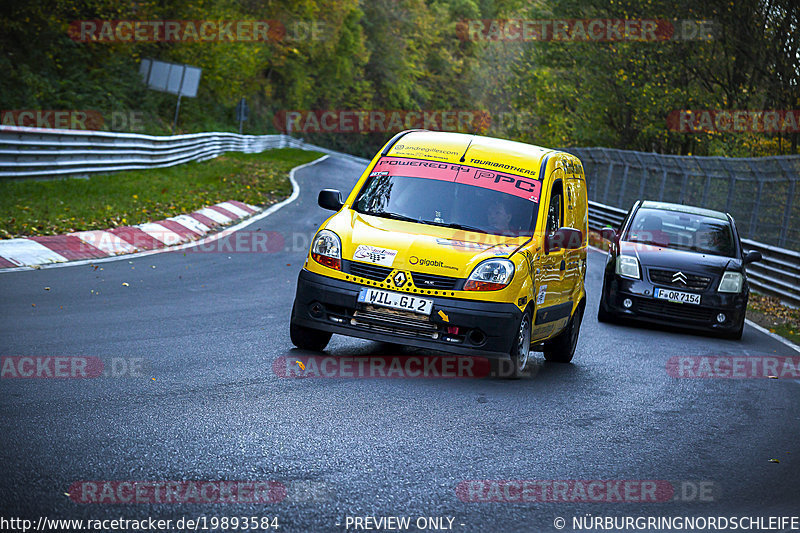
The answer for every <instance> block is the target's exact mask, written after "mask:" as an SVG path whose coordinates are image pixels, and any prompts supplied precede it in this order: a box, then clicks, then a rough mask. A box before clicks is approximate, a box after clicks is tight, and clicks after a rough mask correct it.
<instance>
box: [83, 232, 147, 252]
mask: <svg viewBox="0 0 800 533" xmlns="http://www.w3.org/2000/svg"><path fill="white" fill-rule="evenodd" d="M70 235H75V236H76V237H78V238H79V239H80V240H82V241H83V242H85V243H86V244H91V245H92V246H94V247H95V248H97V249H98V250H100V251H102V252H105V253H107V254H109V255H118V254H127V253H131V252H135V251H136V247H135V246H134V245H132V244H131V243H129V242H126V241H123V240H122V239H120V238H119V237H117V236H116V235H114V234H113V233H111V232H108V231H103V230H93V231H78V232H76V233H70Z"/></svg>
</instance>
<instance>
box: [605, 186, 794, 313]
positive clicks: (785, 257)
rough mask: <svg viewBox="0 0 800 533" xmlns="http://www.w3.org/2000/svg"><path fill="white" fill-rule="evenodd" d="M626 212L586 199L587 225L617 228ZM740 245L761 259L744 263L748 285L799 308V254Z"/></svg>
mask: <svg viewBox="0 0 800 533" xmlns="http://www.w3.org/2000/svg"><path fill="white" fill-rule="evenodd" d="M627 213H628V212H627V211H626V210H624V209H619V208H617V207H611V206H610V205H605V204H601V203H598V202H592V201H590V202H589V228H590V229H595V230H599V229H601V228H604V227H606V226H611V227H613V228H614V229H619V226H620V225H621V224H622V221H623V220H624V219H625V215H626V214H627ZM742 247H743V248H744V249H745V250H746V251H750V250H757V251H759V252H761V255H762V256H763V260H762V261H759V262H757V263H751V264H749V265H747V278H748V281H749V282H750V286H751V287H753V289H754V290H755V291H757V292H760V293H763V294H767V295H769V296H776V297H778V298H780V299H781V301H782V302H784V303H787V304H789V305H791V306H794V307H800V253H798V252H795V251H793V250H786V249H784V248H778V247H777V246H771V245H769V244H764V243H760V242H756V241H752V240H750V239H742Z"/></svg>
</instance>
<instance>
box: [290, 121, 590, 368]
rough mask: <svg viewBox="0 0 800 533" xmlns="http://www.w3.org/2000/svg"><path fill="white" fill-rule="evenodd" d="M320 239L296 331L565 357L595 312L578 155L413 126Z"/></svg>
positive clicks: (518, 361)
mask: <svg viewBox="0 0 800 533" xmlns="http://www.w3.org/2000/svg"><path fill="white" fill-rule="evenodd" d="M319 205H320V206H321V207H323V208H326V209H331V210H333V211H335V212H336V213H335V214H334V215H333V216H331V217H330V218H328V220H326V221H325V222H324V223H323V224H322V226H321V227H320V229H319V230H318V231H317V233H316V235H315V237H314V239H313V240H312V243H311V248H310V250H309V254H308V257H307V258H306V261H305V265H304V267H303V270H302V271H301V272H300V276H299V278H298V281H297V293H296V296H295V301H294V306H293V308H292V317H291V327H290V334H291V339H292V343H293V344H294V345H295V346H297V347H298V348H302V349H307V350H315V351H316V350H322V349H324V348H325V346H326V345H327V344H328V341H329V340H330V338H331V334H333V333H338V334H341V335H349V336H352V337H360V338H363V339H371V340H375V341H383V342H389V343H396V344H403V345H407V346H415V347H420V348H429V349H431V350H436V351H441V352H448V353H456V354H462V355H473V356H483V357H493V358H498V357H499V358H506V359H508V358H510V359H511V362H512V367H513V369H514V370H513V375H512V377H519V376H520V375H521V374H522V372H523V371H524V370H525V367H526V365H527V363H528V357H529V353H530V351H531V350H538V351H543V352H544V356H545V358H546V359H547V360H548V361H558V362H569V361H571V360H572V356H573V354H574V352H575V345H576V344H577V340H578V332H579V330H580V325H581V319H582V318H583V311H584V308H585V306H586V293H585V290H584V278H585V276H586V249H587V235H588V228H587V223H588V218H587V217H588V212H587V208H588V205H587V193H586V180H585V178H584V174H583V166H582V165H581V162H580V160H579V159H578V158H577V157H575V156H573V155H571V154H568V153H565V152H560V151H556V150H549V149H546V148H541V147H538V146H532V145H529V144H523V143H519V142H512V141H507V140H501V139H495V138H491V137H483V136H478V135H465V134H459V133H444V132H432V131H425V130H410V131H404V132H401V133H399V134H397V135H396V136H394V138H392V139H391V140H390V141H389V142H388V143H386V145H385V146H384V147H383V148H382V149H381V150H380V152H378V154H376V155H375V157H374V158H373V159H372V161H371V162H370V164H369V165H368V166H367V168H366V170H365V171H364V173H363V174H362V175H361V178H360V179H359V180H358V182H357V183H356V185H355V187H353V190H352V191H351V192H350V194H349V195H348V196H347V198H346V199H345V200H342V196H341V194H340V193H339V191H335V190H330V189H326V190H322V191H320V193H319Z"/></svg>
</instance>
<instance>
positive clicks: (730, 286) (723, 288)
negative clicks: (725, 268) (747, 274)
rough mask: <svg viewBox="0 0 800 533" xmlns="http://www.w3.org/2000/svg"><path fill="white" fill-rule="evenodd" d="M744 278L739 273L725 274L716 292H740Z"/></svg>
mask: <svg viewBox="0 0 800 533" xmlns="http://www.w3.org/2000/svg"><path fill="white" fill-rule="evenodd" d="M743 283H744V276H742V274H741V272H725V273H724V274H723V275H722V280H720V282H719V287H717V292H734V293H736V292H742V284H743Z"/></svg>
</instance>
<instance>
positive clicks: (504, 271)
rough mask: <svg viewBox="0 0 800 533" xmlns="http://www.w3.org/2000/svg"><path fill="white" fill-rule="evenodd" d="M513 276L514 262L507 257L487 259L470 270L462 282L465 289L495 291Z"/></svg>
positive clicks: (507, 282) (506, 283)
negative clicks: (467, 276) (465, 280)
mask: <svg viewBox="0 0 800 533" xmlns="http://www.w3.org/2000/svg"><path fill="white" fill-rule="evenodd" d="M513 277H514V263H512V262H511V261H509V260H508V259H487V260H486V261H484V262H482V263H480V264H479V265H478V266H476V267H475V268H474V269H473V270H472V274H470V275H469V278H467V282H466V283H465V284H464V290H465V291H496V290H500V289H502V288H503V287H505V286H506V285H508V284H509V283H511V278H513Z"/></svg>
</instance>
